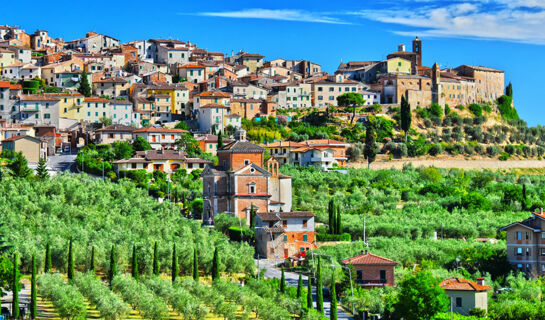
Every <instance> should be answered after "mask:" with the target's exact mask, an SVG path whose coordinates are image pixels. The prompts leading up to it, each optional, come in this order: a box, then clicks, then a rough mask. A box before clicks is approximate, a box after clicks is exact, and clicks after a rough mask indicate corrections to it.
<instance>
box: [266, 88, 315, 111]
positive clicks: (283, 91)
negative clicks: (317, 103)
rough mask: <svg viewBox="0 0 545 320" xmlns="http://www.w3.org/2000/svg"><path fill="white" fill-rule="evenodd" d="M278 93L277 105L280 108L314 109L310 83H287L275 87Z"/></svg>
mask: <svg viewBox="0 0 545 320" xmlns="http://www.w3.org/2000/svg"><path fill="white" fill-rule="evenodd" d="M274 88H275V89H276V90H277V92H278V97H277V99H276V103H277V104H278V108H294V109H299V108H310V107H312V85H311V84H309V83H295V82H290V83H285V84H279V85H275V86H274Z"/></svg>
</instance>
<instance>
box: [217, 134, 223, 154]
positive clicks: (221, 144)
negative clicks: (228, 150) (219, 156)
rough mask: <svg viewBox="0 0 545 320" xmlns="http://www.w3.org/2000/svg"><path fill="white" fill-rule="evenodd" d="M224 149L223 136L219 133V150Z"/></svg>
mask: <svg viewBox="0 0 545 320" xmlns="http://www.w3.org/2000/svg"><path fill="white" fill-rule="evenodd" d="M221 148H223V134H222V133H221V131H220V132H219V133H218V149H217V150H219V149H221Z"/></svg>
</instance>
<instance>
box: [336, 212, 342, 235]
mask: <svg viewBox="0 0 545 320" xmlns="http://www.w3.org/2000/svg"><path fill="white" fill-rule="evenodd" d="M335 231H336V232H335V233H336V234H341V233H342V232H343V225H342V218H341V209H340V208H339V207H337V219H336V223H335Z"/></svg>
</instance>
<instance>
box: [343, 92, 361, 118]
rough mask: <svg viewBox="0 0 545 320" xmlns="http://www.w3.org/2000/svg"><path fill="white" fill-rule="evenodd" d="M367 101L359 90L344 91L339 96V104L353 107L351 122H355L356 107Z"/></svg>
mask: <svg viewBox="0 0 545 320" xmlns="http://www.w3.org/2000/svg"><path fill="white" fill-rule="evenodd" d="M364 103H365V100H364V99H363V96H362V95H361V93H357V92H347V93H343V94H341V95H340V96H338V97H337V104H338V105H339V106H340V107H351V108H352V118H351V119H350V124H352V123H353V122H354V118H355V117H356V109H357V108H358V107H361V106H362V105H363V104H364Z"/></svg>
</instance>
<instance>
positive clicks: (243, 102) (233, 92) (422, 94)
mask: <svg viewBox="0 0 545 320" xmlns="http://www.w3.org/2000/svg"><path fill="white" fill-rule="evenodd" d="M264 58H265V57H264V56H263V55H260V54H256V53H248V52H244V51H240V52H238V53H234V52H232V53H231V54H230V55H228V54H224V53H221V52H210V51H207V50H204V49H202V48H199V47H198V46H197V45H195V44H193V43H191V42H189V41H187V42H184V41H180V40H174V39H149V40H137V41H130V42H127V43H121V42H120V41H119V40H118V39H115V38H113V37H111V36H108V35H104V34H99V33H96V32H89V33H87V34H86V35H85V37H83V38H80V39H76V40H71V41H64V40H63V39H61V38H52V37H50V36H49V33H48V32H47V31H45V30H37V31H35V32H34V33H33V34H27V33H26V32H25V31H24V30H22V29H20V28H18V27H13V26H0V77H1V78H2V79H3V81H1V82H0V119H2V120H5V121H6V122H7V123H21V124H26V125H50V126H55V127H56V128H57V130H64V129H66V128H69V127H72V126H75V125H78V124H79V125H81V126H83V125H86V124H89V123H98V122H100V121H101V119H103V118H109V119H111V120H112V121H113V123H116V124H123V125H132V126H135V127H141V126H147V125H150V124H164V123H167V122H172V121H177V120H181V119H192V120H194V123H193V127H192V129H194V130H196V131H200V132H203V133H210V132H212V131H214V130H216V131H219V130H221V131H222V130H224V129H225V128H227V127H232V128H235V129H236V128H240V126H241V119H242V118H246V119H254V118H256V117H257V118H259V117H268V116H275V115H276V111H277V110H278V109H284V108H295V109H299V108H310V107H326V106H328V105H333V106H336V105H337V97H338V96H340V95H342V94H344V93H347V92H356V93H360V94H362V95H363V97H364V99H365V104H367V105H371V104H375V103H382V104H399V103H400V100H401V96H406V97H407V98H408V99H409V102H410V103H411V104H412V105H424V106H427V105H429V104H430V103H432V102H436V103H439V104H449V105H458V104H468V103H472V102H484V101H493V100H495V99H497V98H498V97H499V96H500V95H501V94H502V92H503V85H504V73H503V71H500V70H495V69H491V68H486V67H475V66H468V65H462V66H460V67H457V68H454V69H440V68H439V66H438V65H437V64H434V65H433V67H431V68H430V67H426V66H423V65H422V41H421V40H420V39H418V38H416V39H415V40H414V41H413V50H412V52H408V51H405V46H404V45H400V46H399V48H398V51H397V52H394V53H391V54H389V55H387V57H386V60H382V61H351V62H347V63H341V64H340V65H339V67H338V70H337V71H336V72H335V73H334V74H328V73H326V72H324V71H323V70H322V68H321V66H320V65H319V64H317V63H314V62H311V61H307V60H286V59H274V60H270V61H265V59H264ZM83 75H86V76H87V80H88V82H89V84H90V87H91V90H92V96H91V97H85V96H83V95H82V94H80V93H78V91H77V89H78V88H79V86H80V84H81V82H82V77H83ZM38 78H39V79H41V80H39V81H36V80H35V79H38ZM48 87H56V88H58V90H57V91H59V90H60V92H62V93H47V92H50V91H52V90H47V88H48Z"/></svg>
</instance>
